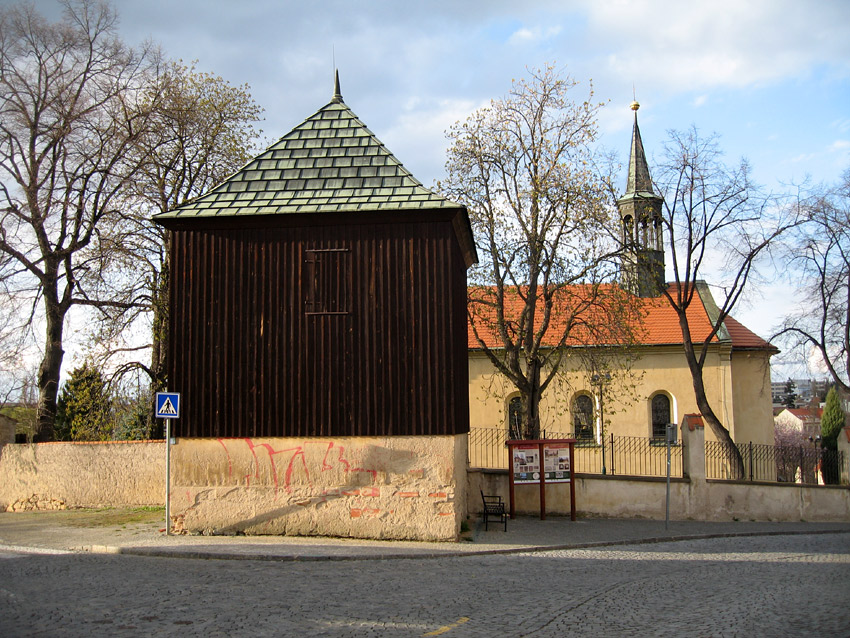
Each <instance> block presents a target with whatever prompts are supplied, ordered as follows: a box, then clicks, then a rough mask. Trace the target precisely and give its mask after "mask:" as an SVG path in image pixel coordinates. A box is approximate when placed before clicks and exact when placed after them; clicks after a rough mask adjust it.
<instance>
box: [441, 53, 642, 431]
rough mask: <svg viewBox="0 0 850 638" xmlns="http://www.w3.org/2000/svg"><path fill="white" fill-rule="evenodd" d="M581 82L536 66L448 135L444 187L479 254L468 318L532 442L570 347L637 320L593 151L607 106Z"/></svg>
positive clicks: (607, 338) (606, 336) (604, 337)
mask: <svg viewBox="0 0 850 638" xmlns="http://www.w3.org/2000/svg"><path fill="white" fill-rule="evenodd" d="M576 84H577V83H576V82H575V81H574V80H572V79H570V78H569V77H562V76H561V75H559V74H558V73H557V72H556V70H555V69H554V68H552V67H548V68H545V69H543V70H539V71H534V72H532V73H531V77H530V79H529V80H528V81H525V80H522V81H517V82H515V83H514V85H513V88H512V89H511V91H510V93H509V94H508V95H507V96H506V97H505V98H503V99H499V100H494V101H493V102H491V103H490V105H489V106H488V107H486V108H483V109H481V110H479V111H477V112H476V113H474V114H473V115H472V116H471V117H470V118H469V119H468V120H467V121H466V122H463V123H458V124H457V125H455V126H454V127H453V128H452V129H451V131H450V132H449V134H448V136H449V139H450V140H451V141H452V146H451V148H450V150H449V159H448V161H447V164H446V168H447V174H448V177H447V179H446V181H445V183H443V184H442V185H441V186H442V188H443V190H444V192H445V193H446V195H447V196H449V197H451V198H453V199H455V200H456V201H458V202H460V203H462V204H465V205H466V206H467V207H468V208H469V211H470V218H471V221H472V226H473V231H474V234H475V237H476V243H477V248H478V251H479V254H480V255H481V257H482V260H481V263H479V264H478V265H477V266H476V267H475V268H474V269H473V270H472V272H471V276H470V277H471V281H472V284H473V285H472V287H471V288H470V290H469V304H468V316H469V322H470V324H471V326H472V329H473V331H474V333H475V336H476V339H477V341H478V343H479V345H480V346H481V348H482V349H483V351H484V353H485V354H486V356H487V357H488V359H489V360H490V361H491V362H492V364H493V366H494V367H495V368H496V370H497V371H498V372H500V373H501V374H503V375H504V376H505V377H506V378H507V379H508V380H509V381H510V383H512V384H513V385H514V386H515V387H516V388H517V390H518V391H519V394H520V398H521V401H522V413H523V427H522V435H523V436H524V437H525V438H536V437H537V436H538V435H539V432H540V417H539V405H540V401H541V398H542V397H543V395H544V393H545V392H546V390H547V388H548V387H549V386H550V384H551V383H552V381H553V380H554V379H555V378H556V377H557V375H558V372H559V370H560V368H561V364H562V363H563V362H564V360H565V358H566V357H567V356H568V350H569V346H571V345H576V344H587V343H610V342H611V341H612V340H613V338H614V335H615V334H617V333H618V332H619V334H617V338H619V337H620V336H621V335H622V334H623V332H625V333H626V334H627V333H628V328H629V326H631V325H633V323H631V322H630V321H629V320H628V318H627V317H625V316H624V315H627V314H628V313H627V312H624V309H626V308H627V306H628V304H627V300H628V299H629V297H628V295H626V294H624V293H623V291H622V290H620V289H619V288H618V287H617V286H614V285H610V284H607V283H606V282H610V281H613V278H614V276H615V274H616V267H615V264H614V262H613V261H612V259H611V258H612V256H613V253H614V252H615V251H616V249H617V241H616V238H615V237H613V236H612V234H611V230H612V229H614V230H616V229H617V228H618V224H617V223H614V222H613V221H612V219H611V212H612V211H611V209H610V207H609V206H606V202H607V193H608V192H609V190H610V189H609V184H607V183H606V180H605V179H604V178H603V176H601V175H600V174H599V173H598V171H596V170H595V168H594V167H595V165H596V160H597V159H598V158H597V156H596V155H595V154H594V152H593V150H592V148H591V145H592V143H593V142H594V140H595V138H596V115H597V112H598V110H599V108H600V107H601V105H600V104H594V103H592V101H591V100H592V98H593V93H592V90H591V91H590V92H589V95H588V96H587V97H583V98H580V99H578V100H577V101H573V98H572V90H573V89H574V88H575V86H576ZM618 329H623V330H618Z"/></svg>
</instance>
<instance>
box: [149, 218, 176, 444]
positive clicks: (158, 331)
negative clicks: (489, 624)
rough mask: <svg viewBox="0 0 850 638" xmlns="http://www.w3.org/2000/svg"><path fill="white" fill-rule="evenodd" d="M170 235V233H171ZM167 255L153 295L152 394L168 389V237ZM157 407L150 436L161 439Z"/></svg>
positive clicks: (151, 422)
mask: <svg viewBox="0 0 850 638" xmlns="http://www.w3.org/2000/svg"><path fill="white" fill-rule="evenodd" d="M169 237H170V233H169ZM165 248H166V255H165V259H164V260H163V262H162V264H161V267H160V272H159V276H158V277H157V278H156V279H155V281H154V284H153V290H152V291H151V293H152V294H151V297H152V299H153V304H152V305H153V328H152V331H153V334H152V335H151V394H152V395H153V394H155V393H157V392H163V391H165V390H167V389H168V372H167V368H166V363H167V352H168V311H169V307H168V301H169V292H170V285H171V284H170V282H171V276H170V274H171V273H170V259H169V252H168V250H169V246H168V239H166V247H165ZM154 410H155V407H154V406H153V405H151V406H150V414H149V417H148V418H149V423H150V426H151V427H150V430H149V432H150V436H151V438H154V439H161V438H163V437H164V436H165V434H164V432H163V427H162V423H161V422H160V421H158V420H157V419H156V418H155V417H154Z"/></svg>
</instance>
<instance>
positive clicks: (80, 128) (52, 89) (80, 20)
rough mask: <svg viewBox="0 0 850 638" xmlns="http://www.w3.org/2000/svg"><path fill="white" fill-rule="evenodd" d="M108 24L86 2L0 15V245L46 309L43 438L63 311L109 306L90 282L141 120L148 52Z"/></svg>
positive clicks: (107, 241)
mask: <svg viewBox="0 0 850 638" xmlns="http://www.w3.org/2000/svg"><path fill="white" fill-rule="evenodd" d="M114 28H115V13H114V12H113V10H112V9H111V8H110V7H109V6H107V5H105V4H100V3H95V2H94V1H93V0H79V1H75V2H71V1H68V2H66V3H65V14H64V18H63V19H62V21H61V22H59V23H55V24H53V23H49V22H48V21H47V20H46V19H45V18H44V17H42V16H41V15H40V14H38V13H37V12H36V11H35V10H34V9H33V7H32V6H31V5H27V4H22V5H20V6H17V7H13V8H9V9H5V10H3V11H2V13H0V180H2V182H1V183H0V197H2V203H0V206H2V208H0V252H2V254H3V255H5V256H6V257H8V258H10V259H11V260H12V262H13V263H14V264H15V265H16V267H17V268H16V270H15V274H14V276H13V277H11V278H10V279H8V280H7V283H8V285H9V286H10V287H11V288H12V289H15V288H17V289H18V290H33V291H35V296H34V298H33V299H32V302H33V303H34V304H38V307H39V308H40V309H41V311H42V312H43V316H42V317H41V319H42V320H43V322H44V330H45V335H44V340H43V358H42V361H41V365H40V367H39V372H38V390H39V400H38V419H39V431H38V438H39V439H40V440H49V439H50V438H51V437H52V430H53V421H54V417H55V414H56V396H57V391H58V384H59V374H60V368H61V365H62V358H63V355H64V350H63V334H64V323H65V320H66V318H67V316H68V313H69V311H70V309H71V308H72V307H73V306H75V305H84V306H98V305H103V304H105V303H109V302H108V301H105V300H102V299H98V298H97V297H96V296H95V295H94V294H93V293H94V288H92V287H90V286H93V284H92V282H94V281H97V280H98V278H99V274H100V273H101V271H102V269H103V267H104V263H103V262H104V259H106V258H107V257H108V256H109V254H110V248H111V246H112V245H114V244H113V242H112V240H111V237H110V232H109V231H110V225H111V221H112V219H113V218H114V217H115V216H116V214H117V210H116V206H117V204H118V203H119V201H120V197H121V194H122V193H123V191H124V189H125V187H126V185H127V183H128V180H129V178H130V176H131V175H132V173H133V169H134V168H135V167H134V166H133V165H132V162H130V161H128V157H129V154H128V151H129V149H130V148H131V146H132V144H133V143H134V141H135V140H136V139H137V138H138V136H139V134H140V133H141V132H142V131H143V130H144V127H145V126H146V124H147V122H146V113H145V109H144V108H140V107H144V106H145V105H144V103H142V102H141V93H140V91H139V89H140V87H141V86H142V85H143V83H144V80H145V77H146V71H147V68H146V66H147V64H148V63H149V62H150V61H151V58H152V56H151V54H150V52H147V51H145V52H142V53H137V52H135V51H133V50H131V49H128V48H127V47H125V46H124V44H123V43H121V42H120V41H119V40H118V39H117V38H116V36H115V30H114Z"/></svg>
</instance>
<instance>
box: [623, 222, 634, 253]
mask: <svg viewBox="0 0 850 638" xmlns="http://www.w3.org/2000/svg"><path fill="white" fill-rule="evenodd" d="M623 243H624V244H626V245H627V246H631V245H632V244H634V243H635V222H634V220H633V219H632V216H631V215H626V216H625V217H623Z"/></svg>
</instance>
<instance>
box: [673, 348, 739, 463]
mask: <svg viewBox="0 0 850 638" xmlns="http://www.w3.org/2000/svg"><path fill="white" fill-rule="evenodd" d="M683 332H684V331H683ZM685 336H686V338H685V339H684V342H685V343H684V345H685V359H686V360H687V362H688V367H689V368H690V371H691V379H692V381H693V386H694V396H695V398H696V400H697V407H698V408H699V411H700V414H702V418H703V419H705V421H706V422H707V423H708V426H709V427H710V428H711V431H712V432H714V436H716V437H717V440H718V441H722V442H723V443H725V444H726V448H727V450H728V452H729V464H730V465H731V466H732V467H733V468H734V470H735V473H736V478H738V479H743V478H745V477H746V471H745V469H744V459H743V458H742V457H741V453H740V452H739V451H738V446H737V445H735V442H734V441H733V440H732V435H731V434H729V430H727V429H726V428H725V427H724V426H723V424H722V423H721V422H720V419H718V418H717V415H716V414H715V413H714V410H713V409H712V408H711V404H709V402H708V397H707V396H706V393H705V383H704V382H703V378H702V367H701V366H700V365H699V362H698V361H697V358H696V353H695V352H694V347H693V344H692V343H691V340H690V331H688V332H687V333H686V335H685Z"/></svg>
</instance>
